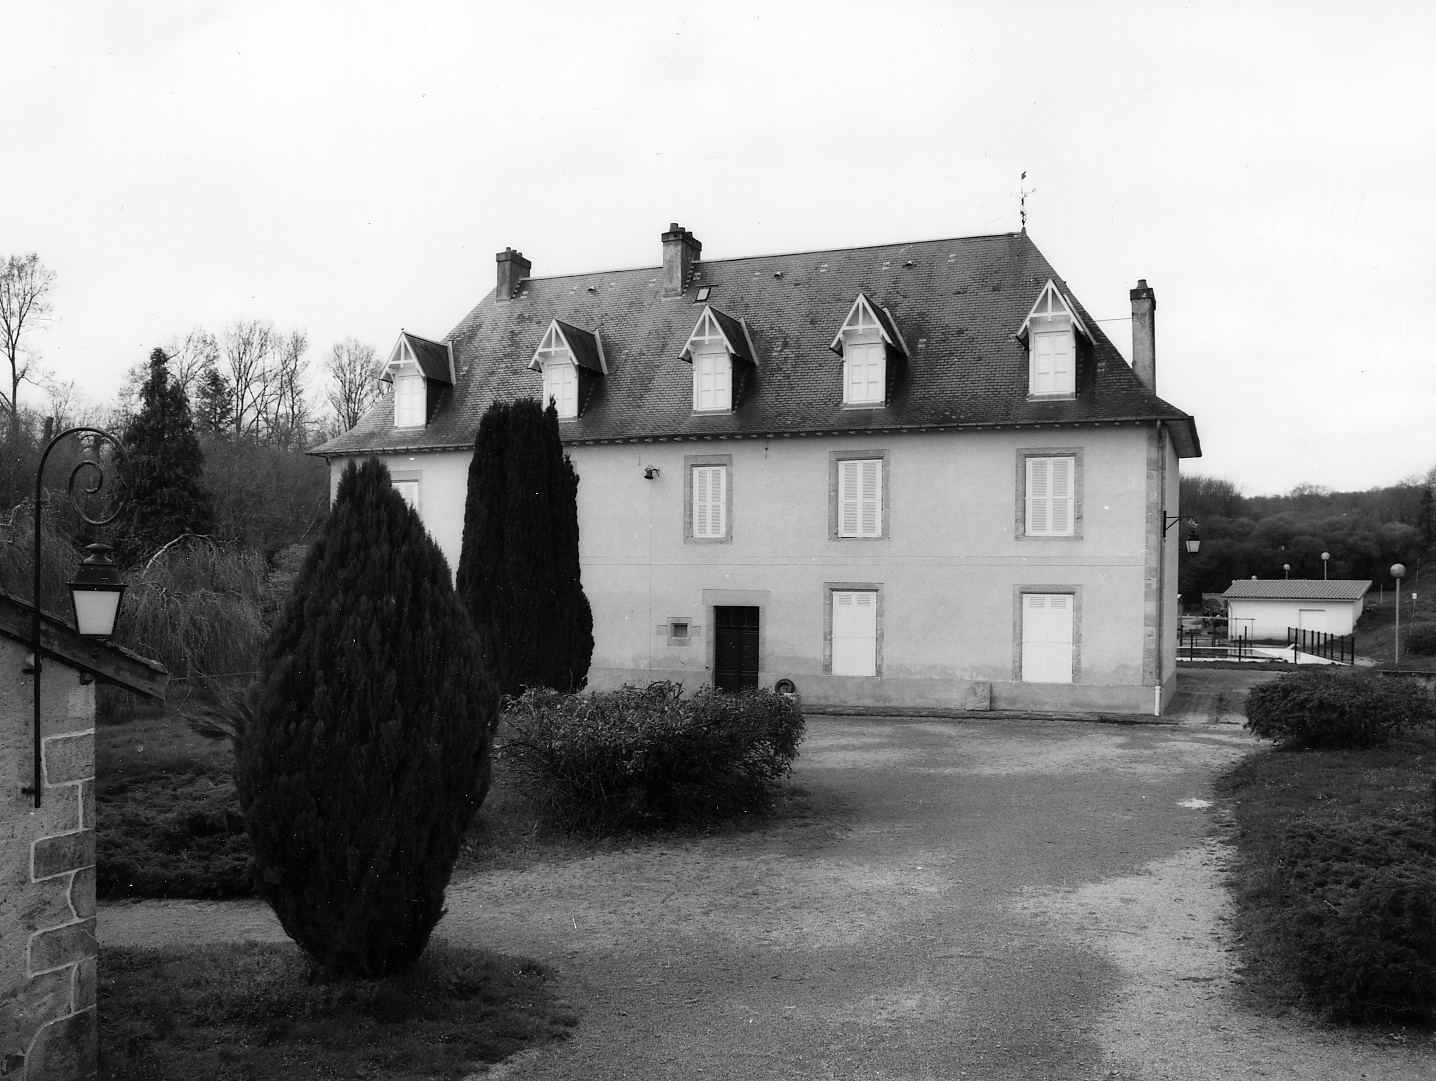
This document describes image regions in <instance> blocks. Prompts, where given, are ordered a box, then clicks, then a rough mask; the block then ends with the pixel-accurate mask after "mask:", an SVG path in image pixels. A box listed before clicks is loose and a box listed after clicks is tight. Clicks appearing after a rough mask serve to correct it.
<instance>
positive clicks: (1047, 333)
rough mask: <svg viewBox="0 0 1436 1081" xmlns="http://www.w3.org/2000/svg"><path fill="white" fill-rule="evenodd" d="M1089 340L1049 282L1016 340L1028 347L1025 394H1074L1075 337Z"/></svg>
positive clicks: (1083, 327) (1080, 323)
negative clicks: (1080, 336)
mask: <svg viewBox="0 0 1436 1081" xmlns="http://www.w3.org/2000/svg"><path fill="white" fill-rule="evenodd" d="M1079 333H1080V334H1081V335H1082V336H1083V337H1085V338H1087V340H1088V341H1090V340H1091V335H1090V334H1089V333H1088V331H1087V327H1086V326H1085V325H1084V324H1083V322H1082V319H1081V317H1080V316H1079V315H1078V314H1077V313H1076V311H1075V310H1074V309H1073V308H1072V306H1071V305H1070V304H1069V303H1068V302H1067V300H1066V299H1065V298H1064V297H1063V295H1062V291H1061V290H1060V289H1058V288H1057V285H1056V283H1055V282H1052V281H1048V283H1047V284H1046V285H1045V286H1043V288H1042V292H1041V293H1040V294H1039V295H1038V297H1037V303H1036V304H1034V305H1032V310H1031V311H1030V312H1028V313H1027V319H1026V321H1025V322H1024V323H1023V324H1022V329H1021V330H1020V331H1018V333H1017V338H1018V340H1019V341H1024V342H1025V343H1026V345H1027V366H1028V375H1027V379H1028V382H1027V393H1028V395H1029V397H1033V398H1071V397H1075V396H1076V394H1077V335H1078V334H1079Z"/></svg>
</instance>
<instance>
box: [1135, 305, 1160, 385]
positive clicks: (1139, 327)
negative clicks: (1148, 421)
mask: <svg viewBox="0 0 1436 1081" xmlns="http://www.w3.org/2000/svg"><path fill="white" fill-rule="evenodd" d="M1129 295H1130V296H1131V298H1132V371H1134V372H1136V373H1137V378H1138V379H1140V380H1141V381H1142V385H1143V386H1145V387H1146V388H1147V389H1148V390H1150V391H1151V392H1152V393H1153V394H1156V393H1157V294H1156V293H1154V292H1152V287H1151V286H1149V285H1148V284H1147V279H1146V278H1141V279H1139V280H1138V281H1137V288H1135V289H1133V290H1132V291H1131V293H1130V294H1129Z"/></svg>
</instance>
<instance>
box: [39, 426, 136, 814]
mask: <svg viewBox="0 0 1436 1081" xmlns="http://www.w3.org/2000/svg"><path fill="white" fill-rule="evenodd" d="M47 427H48V425H47ZM72 435H73V436H88V437H90V439H91V441H92V443H91V446H90V447H88V448H86V453H87V454H90V455H92V457H86V458H83V459H81V461H80V464H79V465H77V466H75V468H74V469H72V470H71V471H70V485H69V495H70V504H71V506H73V507H74V508H75V510H76V512H78V514H79V516H80V518H81V520H82V521H84V522H87V523H88V524H90V525H93V526H102V525H107V524H108V523H110V522H113V521H114V520H115V519H116V518H117V517H119V514H120V511H121V509H122V508H123V507H124V500H123V499H121V500H120V501H118V502H117V503H116V504H115V506H114V508H113V509H112V510H111V512H110V513H109V514H108V515H106V516H104V517H103V518H91V517H90V516H89V515H88V514H86V513H85V508H84V507H82V506H81V505H80V500H79V499H78V497H77V495H76V492H75V484H76V482H77V481H78V480H79V479H80V476H81V474H82V473H83V472H84V471H85V470H86V469H89V470H92V471H93V472H94V474H95V482H94V483H93V484H90V485H87V486H85V488H84V494H85V495H94V494H95V493H96V492H98V491H100V489H101V488H103V487H104V485H105V480H106V477H105V467H104V466H103V465H102V464H101V463H100V462H99V461H97V459H98V458H99V448H100V446H101V445H102V444H104V443H110V444H112V445H113V446H114V448H115V455H116V458H117V459H118V462H119V464H120V467H121V469H122V470H123V471H124V472H128V471H129V459H128V458H127V457H126V456H125V448H124V445H123V444H122V443H121V442H120V441H119V440H118V439H116V438H115V437H114V436H113V435H111V434H110V433H109V432H106V431H103V430H101V429H99V428H67V429H66V430H65V431H63V432H61V433H60V434H59V435H57V436H55V438H54V439H51V440H50V442H48V443H47V444H45V450H44V451H43V452H42V453H41V455H40V464H39V465H38V466H36V467H35V512H34V513H35V538H34V540H35V544H34V548H33V549H32V550H31V552H30V561H31V562H30V565H31V569H32V572H33V578H32V580H31V583H32V584H31V590H30V650H31V652H30V658H29V667H28V668H27V669H26V671H27V672H28V673H29V674H30V675H31V676H32V677H33V685H34V692H35V713H34V725H33V733H32V742H33V745H34V747H33V749H34V756H35V757H34V764H35V769H34V784H33V786H32V787H30V788H25V789H22V791H23V792H25V794H26V795H33V796H34V797H35V806H36V807H39V806H40V793H41V791H42V790H43V781H44V778H43V776H42V774H41V754H40V679H41V673H42V671H43V669H44V664H43V661H42V659H41V654H42V649H41V642H40V563H41V556H42V554H43V551H44V549H43V548H42V547H41V545H40V512H41V509H42V508H43V507H44V500H43V496H44V488H43V484H44V479H45V463H46V462H47V461H48V460H49V458H50V452H51V451H52V450H54V449H55V447H56V445H57V444H58V443H60V441H61V440H64V439H68V438H69V437H70V436H72ZM85 550H86V551H87V552H88V553H89V555H87V556H86V557H85V561H84V562H83V563H81V564H80V568H79V570H77V571H76V572H75V577H74V579H73V580H72V581H71V582H70V583H69V585H70V603H71V605H72V606H73V607H74V611H75V626H76V629H77V630H78V631H79V633H80V635H81V636H82V637H84V638H97V639H102V638H108V637H110V635H111V634H113V633H114V630H115V618H116V617H117V616H118V615H119V611H120V598H121V597H122V596H123V595H124V592H125V583H124V581H123V580H122V579H121V578H120V573H119V570H118V568H116V567H115V564H114V561H113V560H112V559H110V547H109V545H107V544H92V545H90V546H89V547H88V548H87V549H85Z"/></svg>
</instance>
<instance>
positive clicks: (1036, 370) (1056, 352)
mask: <svg viewBox="0 0 1436 1081" xmlns="http://www.w3.org/2000/svg"><path fill="white" fill-rule="evenodd" d="M1032 352H1033V365H1032V393H1033V394H1071V393H1073V391H1074V390H1075V389H1076V381H1075V380H1074V379H1073V353H1074V348H1073V337H1072V331H1071V330H1070V329H1066V330H1057V331H1051V330H1049V331H1036V330H1034V331H1033V333H1032Z"/></svg>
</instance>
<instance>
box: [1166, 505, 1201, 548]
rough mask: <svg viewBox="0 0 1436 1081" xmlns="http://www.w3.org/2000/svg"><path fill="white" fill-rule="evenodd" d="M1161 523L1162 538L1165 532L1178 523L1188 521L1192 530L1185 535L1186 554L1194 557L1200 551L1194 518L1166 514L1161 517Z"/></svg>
mask: <svg viewBox="0 0 1436 1081" xmlns="http://www.w3.org/2000/svg"><path fill="white" fill-rule="evenodd" d="M1163 521H1164V522H1165V524H1164V525H1163V526H1162V536H1164V537H1165V536H1166V535H1167V531H1168V530H1169V529H1171V528H1172V526H1174V525H1176V524H1177V523H1178V522H1187V521H1190V522H1191V523H1192V528H1191V530H1190V531H1189V532H1188V533H1187V539H1186V541H1185V542H1184V543H1185V545H1186V548H1187V554H1188V555H1196V554H1197V553H1198V552H1200V551H1201V550H1202V538H1201V537H1199V536H1197V520H1196V519H1195V518H1183V517H1182V516H1181V515H1180V514H1167V515H1163Z"/></svg>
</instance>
